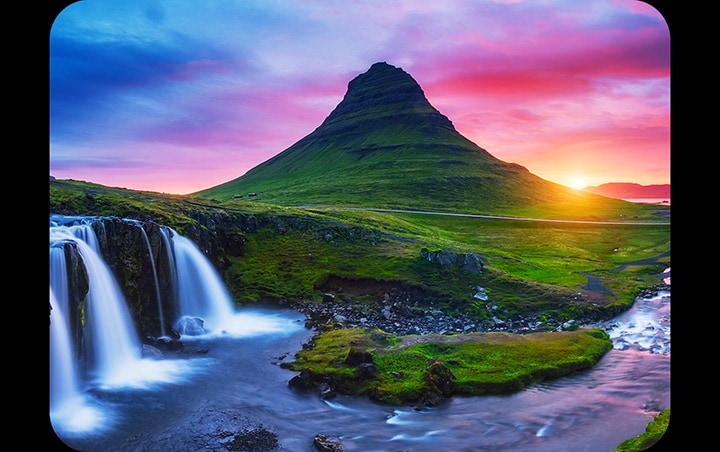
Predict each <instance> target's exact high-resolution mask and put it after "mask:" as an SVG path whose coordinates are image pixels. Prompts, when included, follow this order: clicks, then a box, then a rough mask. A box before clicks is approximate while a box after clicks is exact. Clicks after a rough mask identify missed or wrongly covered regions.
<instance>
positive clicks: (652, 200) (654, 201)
mask: <svg viewBox="0 0 720 452" xmlns="http://www.w3.org/2000/svg"><path fill="white" fill-rule="evenodd" d="M620 199H622V200H623V201H628V202H634V203H637V204H660V205H663V206H669V205H670V198H620Z"/></svg>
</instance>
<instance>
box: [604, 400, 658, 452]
mask: <svg viewBox="0 0 720 452" xmlns="http://www.w3.org/2000/svg"><path fill="white" fill-rule="evenodd" d="M669 423H670V408H668V409H666V410H664V411H662V412H661V413H660V414H658V415H657V416H655V418H654V419H653V421H652V422H650V424H648V426H647V428H646V429H645V432H644V433H643V434H642V435H640V436H638V437H636V438H631V439H629V440H627V441H624V442H623V443H622V444H620V445H619V446H618V447H617V449H616V450H617V452H635V451H641V450H647V449H649V448H651V447H652V446H653V445H655V444H656V443H657V442H658V441H660V439H661V438H662V437H663V435H665V432H666V431H667V428H668V425H669Z"/></svg>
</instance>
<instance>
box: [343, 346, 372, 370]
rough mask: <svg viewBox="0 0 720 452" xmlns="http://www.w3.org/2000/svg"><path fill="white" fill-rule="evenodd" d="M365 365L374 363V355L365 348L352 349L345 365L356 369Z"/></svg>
mask: <svg viewBox="0 0 720 452" xmlns="http://www.w3.org/2000/svg"><path fill="white" fill-rule="evenodd" d="M364 363H372V354H370V352H368V351H367V350H365V349H364V348H357V347H350V351H348V355H347V357H346V358H345V364H347V365H348V366H353V367H355V366H358V365H360V364H364Z"/></svg>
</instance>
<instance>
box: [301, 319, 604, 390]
mask: <svg viewBox="0 0 720 452" xmlns="http://www.w3.org/2000/svg"><path fill="white" fill-rule="evenodd" d="M610 349H612V342H611V341H610V339H609V337H608V336H607V334H606V333H605V332H604V331H602V330H599V329H585V330H577V331H565V332H562V333H532V334H527V335H516V334H510V333H473V334H463V335H454V336H439V335H438V336H433V335H429V336H402V337H396V336H393V335H390V334H387V333H384V332H382V331H379V330H372V331H371V330H364V329H339V330H333V331H329V332H326V333H322V334H319V335H317V336H315V338H314V340H313V347H312V349H311V350H303V351H300V352H298V353H297V355H296V359H295V361H294V362H292V363H289V364H287V366H288V367H289V368H291V369H293V370H295V371H306V372H308V373H309V374H310V375H312V376H313V380H314V381H317V382H321V381H322V382H330V384H331V385H332V386H333V387H334V388H336V389H337V390H338V391H340V392H343V393H348V394H366V395H369V396H370V397H372V398H374V399H376V400H379V401H382V402H385V403H390V404H401V403H406V402H421V403H429V404H433V403H437V402H438V401H439V400H441V399H442V398H443V397H446V396H450V395H453V394H464V395H480V394H500V393H510V392H515V391H518V390H520V389H522V388H523V387H525V386H527V385H529V384H532V383H537V382H540V381H543V380H546V379H551V378H557V377H560V376H563V375H568V374H570V373H573V372H576V371H578V370H582V369H586V368H589V367H592V366H593V365H594V364H595V363H596V362H597V361H598V360H599V359H600V358H601V357H602V356H603V355H604V354H605V353H606V352H608V351H609V350H610ZM363 357H364V358H363Z"/></svg>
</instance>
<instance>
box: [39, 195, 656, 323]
mask: <svg viewBox="0 0 720 452" xmlns="http://www.w3.org/2000/svg"><path fill="white" fill-rule="evenodd" d="M50 211H51V212H55V213H65V214H85V215H115V216H127V217H133V218H138V219H152V220H155V221H156V222H158V223H161V224H165V225H169V226H171V227H174V228H176V229H177V230H178V231H179V232H181V233H182V232H183V229H184V228H187V227H189V225H193V224H194V225H197V224H198V222H197V220H196V219H194V218H196V214H197V212H205V213H207V214H218V213H223V214H225V215H236V216H238V217H242V216H244V217H248V218H254V219H255V220H256V223H257V224H259V225H260V226H259V227H258V229H257V230H254V231H252V232H246V233H243V241H244V249H243V252H242V253H240V254H235V255H226V256H223V263H224V267H223V269H222V270H223V273H224V278H225V281H226V282H227V284H228V287H229V288H230V290H231V292H232V293H233V295H234V296H235V298H236V300H237V301H238V303H253V302H256V301H260V300H267V299H288V300H294V299H303V300H309V301H312V300H320V299H321V297H322V295H323V292H325V291H327V290H329V289H331V288H328V287H327V286H326V284H325V283H326V281H327V280H328V279H329V278H331V277H341V278H346V279H350V280H359V279H365V280H369V281H378V282H383V281H392V282H397V283H402V284H404V285H407V286H412V287H416V288H419V289H422V290H423V291H425V292H426V293H427V294H428V302H432V303H434V305H435V306H436V307H438V308H444V309H445V310H447V311H450V312H470V313H476V314H478V315H483V314H484V313H485V310H484V309H483V304H482V303H479V302H478V301H477V300H476V299H474V298H473V294H474V289H475V288H476V287H483V288H485V289H486V293H488V294H490V301H491V302H492V303H494V304H495V305H496V306H497V307H498V310H497V314H498V316H499V317H501V318H503V317H509V316H512V315H514V314H523V313H533V312H534V313H538V312H545V313H552V314H553V315H557V316H558V317H560V318H561V319H570V318H574V317H576V316H578V315H580V314H583V313H584V312H585V311H587V310H595V311H607V312H606V314H604V316H605V317H609V316H611V315H612V314H613V313H617V312H620V311H621V310H623V309H625V308H627V307H628V306H629V305H630V304H631V303H632V301H633V300H634V297H635V296H636V295H637V293H638V292H639V291H640V290H642V289H643V288H646V287H650V286H652V285H653V284H655V283H656V282H657V281H658V278H657V276H656V275H657V274H658V273H660V272H661V271H662V269H663V266H664V265H669V259H670V258H669V255H668V256H665V257H661V258H660V259H657V260H652V259H651V260H650V261H646V262H643V261H642V260H643V259H648V258H654V257H655V256H662V255H663V253H667V252H668V251H669V249H670V234H669V225H668V224H667V223H665V224H658V225H655V226H652V225H617V224H609V225H608V224H575V223H543V222H532V221H512V220H497V219H487V218H470V217H460V216H440V215H423V214H413V213H398V212H376V211H367V210H341V209H337V208H334V209H318V208H315V209H298V208H289V207H280V206H272V205H267V204H263V203H259V202H256V201H254V200H253V201H251V200H247V199H244V200H226V201H214V200H202V199H198V198H194V197H188V196H173V195H165V194H159V193H149V192H136V191H131V190H126V189H121V188H110V187H103V186H100V185H96V184H89V183H86V182H78V181H51V184H50ZM281 224H282V225H283V227H282V231H281V232H278V228H279V225H281ZM423 249H426V250H431V251H438V250H449V251H452V252H457V253H478V254H479V255H480V256H481V258H482V261H483V264H484V266H483V269H482V271H481V272H480V273H479V274H471V273H469V272H467V271H462V270H461V269H458V268H443V267H441V266H439V265H437V263H432V262H428V261H427V260H426V259H424V258H423V257H422V255H421V251H422V250H423ZM630 261H638V262H639V263H638V264H637V265H632V266H625V267H622V266H621V264H622V263H624V262H630ZM588 274H592V275H593V276H595V277H597V278H598V279H599V280H600V281H601V282H602V286H603V288H604V289H605V290H607V292H602V293H599V292H593V291H587V290H583V287H584V285H585V284H586V283H587V275H588Z"/></svg>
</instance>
